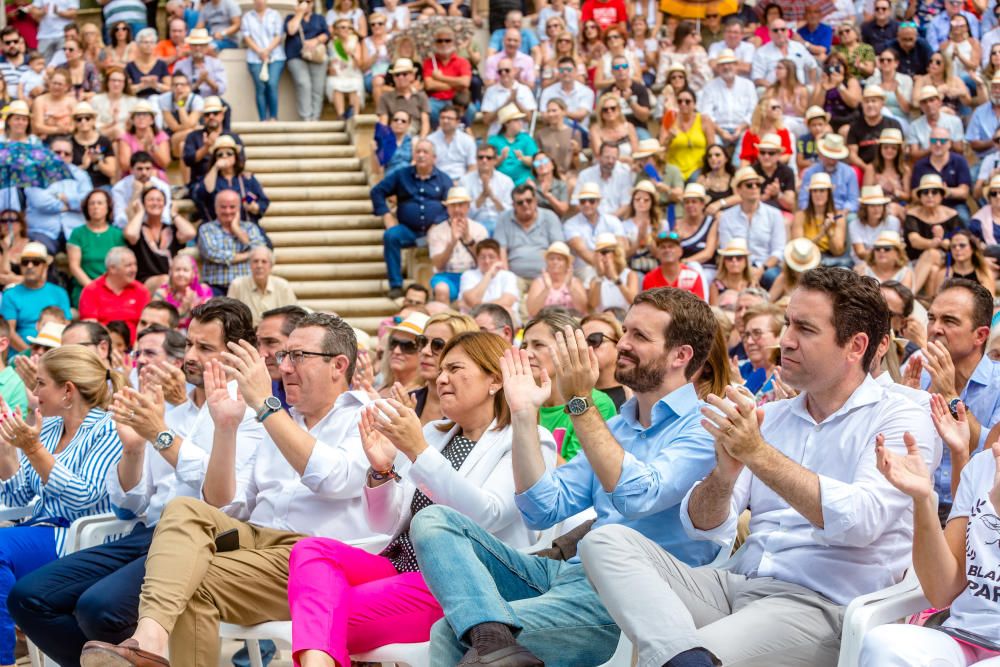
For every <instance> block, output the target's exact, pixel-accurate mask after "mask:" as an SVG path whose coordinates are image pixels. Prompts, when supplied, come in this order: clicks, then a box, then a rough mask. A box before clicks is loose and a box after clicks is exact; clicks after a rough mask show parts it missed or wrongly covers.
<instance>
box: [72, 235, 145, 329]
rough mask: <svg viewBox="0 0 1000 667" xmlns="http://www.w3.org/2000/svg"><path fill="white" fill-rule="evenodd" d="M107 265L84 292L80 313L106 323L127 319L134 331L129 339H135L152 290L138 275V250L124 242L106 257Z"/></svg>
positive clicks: (88, 318) (125, 320) (87, 318)
mask: <svg viewBox="0 0 1000 667" xmlns="http://www.w3.org/2000/svg"><path fill="white" fill-rule="evenodd" d="M104 266H105V268H106V269H107V270H106V271H105V273H104V275H102V276H99V277H98V278H95V279H94V280H92V281H91V282H90V284H88V285H87V286H86V287H84V288H83V291H82V292H81V293H80V317H81V318H82V319H85V320H97V321H98V322H100V323H101V324H103V325H105V326H107V325H108V323H109V322H112V321H122V322H125V323H126V324H127V325H128V328H129V331H130V334H131V335H130V337H129V341H130V342H131V341H134V340H135V334H136V325H137V324H138V322H139V314H140V313H141V312H142V309H143V308H144V307H145V306H146V304H147V303H149V291H148V290H147V289H146V287H145V286H144V285H143V284H142V283H141V282H139V281H138V280H136V279H135V276H136V271H137V270H138V266H137V263H136V259H135V253H133V252H132V251H131V250H129V249H128V248H125V247H122V246H118V247H115V248H112V249H111V250H109V251H108V254H107V255H106V256H105V258H104Z"/></svg>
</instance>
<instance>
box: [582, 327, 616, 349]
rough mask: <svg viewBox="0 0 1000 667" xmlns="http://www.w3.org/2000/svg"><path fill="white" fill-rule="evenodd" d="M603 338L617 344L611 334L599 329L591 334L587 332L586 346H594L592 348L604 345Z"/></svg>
mask: <svg viewBox="0 0 1000 667" xmlns="http://www.w3.org/2000/svg"><path fill="white" fill-rule="evenodd" d="M605 340H610V341H611V342H612V343H614V344H616V345H617V344H618V341H617V340H616V339H614V338H612V337H611V336H609V335H607V334H605V333H601V332H600V331H595V332H594V333H592V334H587V338H586V341H587V347H594V348H597V347H600V346H601V345H604V341H605Z"/></svg>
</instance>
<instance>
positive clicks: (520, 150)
mask: <svg viewBox="0 0 1000 667" xmlns="http://www.w3.org/2000/svg"><path fill="white" fill-rule="evenodd" d="M497 116H498V120H499V121H500V134H494V135H493V136H492V137H490V140H489V143H490V145H491V146H493V147H494V148H496V149H497V161H498V162H499V165H498V166H497V171H499V172H500V173H501V174H504V175H505V176H509V177H510V179H511V180H512V181H514V186H515V187H516V186H518V185H521V184H522V183H524V182H525V181H526V180H528V179H529V178H531V167H532V162H531V158H532V157H533V156H534V155H535V153H537V152H538V145H537V144H536V143H535V140H534V139H532V138H531V135H530V134H528V133H527V132H525V131H524V113H523V112H522V111H521V110H520V109H518V108H517V106H515V105H513V104H508V105H507V106H505V107H503V108H502V109H500V112H499V113H498V114H497Z"/></svg>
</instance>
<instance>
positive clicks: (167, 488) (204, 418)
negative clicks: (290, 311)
mask: <svg viewBox="0 0 1000 667" xmlns="http://www.w3.org/2000/svg"><path fill="white" fill-rule="evenodd" d="M229 394H230V396H232V397H233V398H235V397H236V382H230V383H229ZM164 420H165V421H166V423H167V426H168V427H169V428H170V429H172V430H173V431H174V432H175V433H177V435H179V436H181V437H182V438H183V440H181V443H180V445H179V447H180V449H178V450H177V467H176V468H174V467H173V466H171V465H170V464H169V463H167V460H166V459H164V458H163V457H162V456H161V455H160V453H159V452H157V451H156V449H155V448H154V447H153V444H152V443H150V442H147V443H146V452H145V456H144V459H143V463H142V477H141V478H140V479H139V483H138V484H136V485H135V486H134V487H132V488H131V489H129V490H128V491H126V490H124V489H123V488H122V485H121V481H120V480H119V479H118V466H114V467H112V468H111V469H110V470H108V475H107V483H108V495H109V496H110V497H111V504H112V505H113V506H114V510H115V513H116V514H118V515H119V516H120V517H122V518H131V517H132V516H134V517H137V518H139V519H140V520H141V521H142V522H143V523H144V524H145V525H147V526H152V525H153V524H155V523H156V522H157V521H159V520H160V514H161V513H162V512H163V508H164V507H166V505H167V503H168V502H170V501H171V500H173V499H174V498H177V497H182V496H186V497H189V498H201V485H202V484H203V483H204V481H205V471H206V469H207V467H208V458H209V454H210V453H211V451H212V441H213V438H214V437H215V422H213V421H212V416H211V415H210V414H209V412H208V403H207V402H206V403H203V404H202V406H201V407H200V408H199V407H197V406H196V405H195V404H194V401H193V400H190V398H189V399H188V400H187V401H185V402H184V403H181V404H180V405H178V406H176V407H173V408H171V409H169V410H167V413H166V415H165V416H164ZM265 435H266V433H265V431H264V427H263V425H261V424H260V423H259V422H258V421H257V418H256V415H255V414H254V411H253V410H251V409H250V408H247V409H246V412H245V413H244V414H243V421H242V422H240V425H239V428H238V429H237V431H236V474H237V475H240V474H241V472H244V474H245V469H248V468H249V466H250V464H251V463H252V461H253V458H254V453H255V452H256V451H257V447H258V445H260V443H261V442H262V441H263V440H264V436H265ZM176 446H178V445H175V447H176Z"/></svg>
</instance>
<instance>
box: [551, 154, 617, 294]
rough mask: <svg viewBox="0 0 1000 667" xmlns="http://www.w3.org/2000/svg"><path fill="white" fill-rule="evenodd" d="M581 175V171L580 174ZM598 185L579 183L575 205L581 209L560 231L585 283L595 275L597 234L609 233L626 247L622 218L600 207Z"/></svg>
mask: <svg viewBox="0 0 1000 667" xmlns="http://www.w3.org/2000/svg"><path fill="white" fill-rule="evenodd" d="M580 179H581V180H582V179H583V174H582V173H581V174H580ZM601 199H602V195H601V189H600V186H598V184H596V183H593V182H585V183H583V184H582V185H581V187H580V193H579V195H578V198H577V205H578V206H579V209H580V212H579V213H577V214H576V215H574V216H573V217H572V218H570V219H569V220H567V221H566V224H565V225H564V226H563V232H564V233H565V234H566V245H568V246H569V247H570V249H571V250H572V251H573V254H574V255H575V259H574V260H573V273H574V274H575V275H576V277H577V278H579V279H580V281H581V282H583V285H584V287H587V286H589V285H590V281H591V280H593V279H594V278H595V277H596V275H597V264H598V254H597V237H598V236H600V235H601V234H612V235H614V236H615V237H616V238H617V239H618V243H619V244H620V245H621V247H623V248H627V247H628V239H627V238H626V237H625V228H624V227H623V226H622V222H621V220H620V219H619V218H618V217H617V216H615V215H611V214H609V213H605V212H604V211H603V210H602V209H601Z"/></svg>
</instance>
